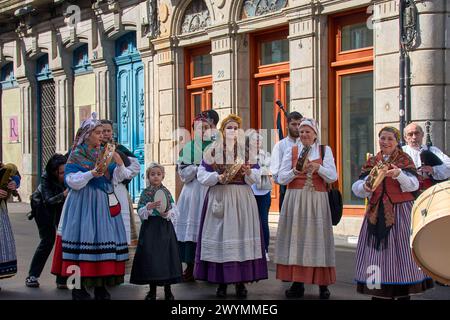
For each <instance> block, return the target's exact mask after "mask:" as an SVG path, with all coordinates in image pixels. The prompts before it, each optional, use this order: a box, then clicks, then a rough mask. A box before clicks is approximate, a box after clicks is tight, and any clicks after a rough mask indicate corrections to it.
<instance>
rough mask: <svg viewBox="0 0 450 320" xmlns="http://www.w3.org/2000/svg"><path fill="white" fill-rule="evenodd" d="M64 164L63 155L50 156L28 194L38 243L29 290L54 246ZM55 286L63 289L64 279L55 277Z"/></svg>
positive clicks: (63, 190)
mask: <svg viewBox="0 0 450 320" xmlns="http://www.w3.org/2000/svg"><path fill="white" fill-rule="evenodd" d="M66 162H67V158H66V157H65V156H63V155H61V154H58V153H57V154H55V155H53V156H52V157H51V158H50V160H49V161H48V162H47V165H46V167H45V173H44V174H43V175H42V179H41V183H40V184H39V186H38V187H37V189H36V191H34V192H33V194H32V195H31V201H30V202H31V208H32V213H31V216H32V217H34V219H35V221H36V224H37V227H38V229H39V237H40V239H41V242H40V243H39V246H38V247H37V249H36V252H35V253H34V256H33V260H32V261H31V265H30V270H29V272H28V277H27V278H26V280H25V285H26V286H27V287H30V288H37V287H39V281H38V279H39V276H40V275H41V273H42V270H43V269H44V266H45V263H46V262H47V259H48V256H49V255H50V253H51V252H52V249H53V245H54V243H55V238H56V230H57V228H58V224H59V218H60V217H61V212H62V208H63V205H64V201H65V199H66V197H67V194H68V191H69V190H68V189H66V188H65V186H64V165H65V164H66ZM56 285H57V287H58V288H59V289H63V288H66V279H65V278H60V277H57V279H56Z"/></svg>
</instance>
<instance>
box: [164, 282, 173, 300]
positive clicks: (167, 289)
mask: <svg viewBox="0 0 450 320" xmlns="http://www.w3.org/2000/svg"><path fill="white" fill-rule="evenodd" d="M164 299H166V300H175V297H174V296H173V294H172V290H171V289H170V285H166V286H164Z"/></svg>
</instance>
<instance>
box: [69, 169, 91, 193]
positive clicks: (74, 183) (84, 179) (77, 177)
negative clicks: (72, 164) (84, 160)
mask: <svg viewBox="0 0 450 320" xmlns="http://www.w3.org/2000/svg"><path fill="white" fill-rule="evenodd" d="M93 177H94V176H93V175H92V173H91V172H90V171H88V172H81V171H78V172H75V173H69V174H68V175H67V177H66V183H67V185H68V186H69V187H70V188H71V189H73V190H80V189H83V188H84V187H86V185H87V184H88V183H89V181H90V180H91V179H92V178H93Z"/></svg>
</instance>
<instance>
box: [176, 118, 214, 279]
mask: <svg viewBox="0 0 450 320" xmlns="http://www.w3.org/2000/svg"><path fill="white" fill-rule="evenodd" d="M211 125H212V122H211V120H210V119H208V115H207V113H206V112H202V113H200V114H199V115H197V117H195V119H194V122H193V124H192V128H193V130H194V139H193V140H191V141H189V142H188V143H187V144H186V145H185V146H184V147H183V149H182V150H181V152H180V158H179V160H178V164H177V171H178V175H179V176H180V178H181V181H182V182H183V183H184V185H183V189H182V190H181V194H180V197H179V199H178V211H179V215H178V218H177V220H176V222H175V232H176V234H177V238H178V245H179V248H180V256H181V261H182V262H184V263H186V264H187V268H186V270H185V271H184V273H183V281H193V280H194V276H193V272H194V262H195V250H196V246H197V238H198V230H199V227H200V218H201V212H202V208H203V202H204V201H205V196H206V192H207V191H208V186H205V185H202V184H201V183H200V182H198V180H197V171H198V167H199V165H200V163H201V161H202V159H203V152H204V151H205V149H206V147H207V146H209V145H210V144H211V140H210V138H211V137H210V133H211V130H210V129H211Z"/></svg>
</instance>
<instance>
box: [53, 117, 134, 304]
mask: <svg viewBox="0 0 450 320" xmlns="http://www.w3.org/2000/svg"><path fill="white" fill-rule="evenodd" d="M102 138H103V127H102V124H101V122H100V121H98V120H97V118H96V114H95V113H93V114H92V117H91V118H90V119H87V120H85V121H84V122H83V123H82V124H81V128H80V129H79V130H78V132H77V136H76V137H75V141H74V145H73V147H72V152H71V153H70V156H69V159H68V161H67V164H66V167H65V173H64V181H65V184H66V185H67V186H68V187H69V188H70V191H69V194H68V195H67V198H66V202H65V203H64V207H63V211H62V214H61V219H60V223H59V226H58V232H57V237H56V245H55V254H54V257H53V265H52V273H53V274H55V275H59V276H64V277H68V276H71V275H72V273H73V272H76V271H79V275H80V276H81V287H77V283H76V282H75V288H74V289H73V290H72V298H73V299H74V300H88V299H90V298H91V296H90V294H89V293H88V292H87V290H86V288H88V287H94V295H95V299H96V300H108V299H110V294H109V292H108V291H107V290H106V286H114V285H118V284H120V283H123V281H124V275H125V261H126V260H127V259H128V244H127V236H126V231H125V227H124V223H123V220H122V216H121V215H120V208H118V206H117V202H118V200H117V198H115V199H114V193H113V186H112V184H111V180H112V179H113V177H115V176H116V175H120V174H122V175H123V171H124V170H126V168H125V166H124V164H123V161H122V159H121V157H120V155H119V154H117V153H116V152H114V153H113V154H112V160H111V162H110V164H109V165H108V166H107V167H106V168H103V167H104V165H105V164H101V163H100V164H98V163H97V160H98V159H99V157H101V156H102V154H103V152H104V146H103V145H102ZM105 154H108V153H105ZM102 159H103V158H102ZM105 169H106V170H105ZM110 199H112V200H110ZM114 200H115V201H114ZM117 208H118V210H117Z"/></svg>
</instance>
